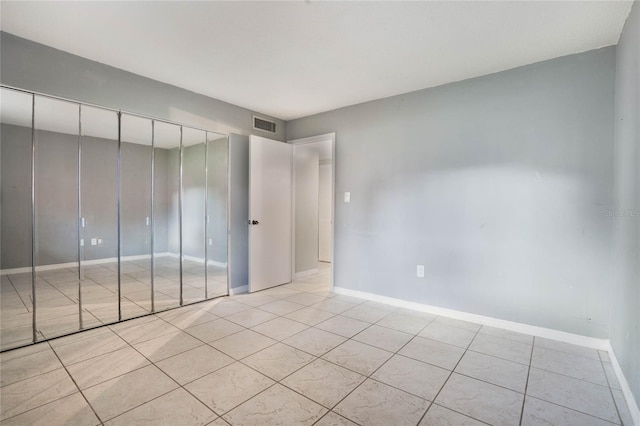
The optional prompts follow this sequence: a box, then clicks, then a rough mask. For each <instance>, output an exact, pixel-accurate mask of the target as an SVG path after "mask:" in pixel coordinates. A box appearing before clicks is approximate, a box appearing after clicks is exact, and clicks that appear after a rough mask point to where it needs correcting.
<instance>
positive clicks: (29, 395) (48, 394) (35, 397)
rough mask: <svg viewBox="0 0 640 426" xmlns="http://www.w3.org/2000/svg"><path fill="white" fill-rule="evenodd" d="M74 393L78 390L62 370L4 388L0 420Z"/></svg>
mask: <svg viewBox="0 0 640 426" xmlns="http://www.w3.org/2000/svg"><path fill="white" fill-rule="evenodd" d="M76 392H78V388H77V387H76V386H75V385H74V384H73V382H72V381H71V378H70V377H69V375H68V374H67V372H66V371H65V370H64V369H62V368H61V369H58V370H54V371H49V372H47V373H44V374H41V375H39V376H35V377H31V378H29V379H25V380H22V381H20V382H17V383H13V384H10V385H7V386H4V387H3V388H2V391H1V393H0V394H1V395H2V410H1V411H0V420H4V419H6V418H9V417H13V416H15V415H17V414H21V413H24V412H25V411H28V410H31V409H33V408H36V407H39V406H41V405H44V404H47V403H49V402H52V401H55V400H57V399H60V398H62V397H65V396H69V395H71V394H73V393H76Z"/></svg>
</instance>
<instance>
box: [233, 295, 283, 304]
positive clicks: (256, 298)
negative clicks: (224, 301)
mask: <svg viewBox="0 0 640 426" xmlns="http://www.w3.org/2000/svg"><path fill="white" fill-rule="evenodd" d="M231 300H233V301H235V302H240V303H243V304H245V305H249V306H253V307H258V306H261V305H266V304H267V303H271V302H275V301H277V300H279V299H276V298H275V297H272V296H267V295H266V294H261V293H245V294H239V295H237V296H232V297H231Z"/></svg>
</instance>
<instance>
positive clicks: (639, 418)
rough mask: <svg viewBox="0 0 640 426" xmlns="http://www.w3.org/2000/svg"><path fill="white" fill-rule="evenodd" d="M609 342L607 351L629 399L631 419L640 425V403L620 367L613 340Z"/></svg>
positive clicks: (625, 397) (623, 391) (625, 395)
mask: <svg viewBox="0 0 640 426" xmlns="http://www.w3.org/2000/svg"><path fill="white" fill-rule="evenodd" d="M607 343H608V346H609V347H608V348H607V352H608V353H609V358H611V365H612V366H613V371H614V372H615V373H616V378H617V379H618V382H620V387H621V388H622V395H624V399H625V400H626V401H627V406H628V407H629V412H630V413H631V419H632V420H633V424H634V425H639V426H640V408H638V404H637V403H636V400H635V398H634V397H633V393H632V392H631V387H629V382H627V378H626V377H624V373H623V372H622V368H621V367H620V363H619V362H618V358H617V357H616V354H615V353H614V352H613V347H612V346H611V342H607Z"/></svg>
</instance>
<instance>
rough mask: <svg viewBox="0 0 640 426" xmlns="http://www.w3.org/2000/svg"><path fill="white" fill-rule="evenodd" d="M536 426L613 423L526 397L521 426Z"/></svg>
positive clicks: (609, 424) (590, 425)
mask: <svg viewBox="0 0 640 426" xmlns="http://www.w3.org/2000/svg"><path fill="white" fill-rule="evenodd" d="M537 425H563V426H613V423H609V422H606V421H604V420H601V419H598V418H595V417H592V416H588V415H586V414H583V413H579V412H577V411H574V410H570V409H569V408H565V407H561V406H559V405H555V404H551V403H548V402H545V401H542V400H539V399H536V398H531V397H527V398H526V400H525V403H524V411H523V413H522V426H537Z"/></svg>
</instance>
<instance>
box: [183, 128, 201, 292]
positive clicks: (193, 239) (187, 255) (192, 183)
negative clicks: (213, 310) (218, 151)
mask: <svg viewBox="0 0 640 426" xmlns="http://www.w3.org/2000/svg"><path fill="white" fill-rule="evenodd" d="M205 141H206V133H205V132H204V131H201V130H196V129H192V128H189V127H183V128H182V147H183V148H182V295H183V299H184V303H192V302H197V301H200V300H204V299H205V297H206V285H205V281H206V265H205V261H204V260H205V257H206V256H205V254H206V245H205V239H206V235H205V209H204V206H205V182H206V169H205V167H206V155H205V150H206V143H205Z"/></svg>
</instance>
